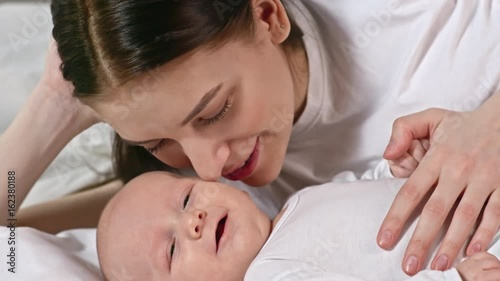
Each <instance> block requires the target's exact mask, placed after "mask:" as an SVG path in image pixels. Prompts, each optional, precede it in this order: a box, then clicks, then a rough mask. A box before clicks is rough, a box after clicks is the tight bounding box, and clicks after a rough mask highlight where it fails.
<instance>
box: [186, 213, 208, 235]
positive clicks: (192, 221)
mask: <svg viewBox="0 0 500 281" xmlns="http://www.w3.org/2000/svg"><path fill="white" fill-rule="evenodd" d="M206 217H207V213H206V212H205V211H203V210H193V211H192V212H191V213H190V214H189V217H188V220H189V223H188V234H189V236H190V237H191V238H192V239H200V238H201V236H202V232H203V228H204V227H205V219H206Z"/></svg>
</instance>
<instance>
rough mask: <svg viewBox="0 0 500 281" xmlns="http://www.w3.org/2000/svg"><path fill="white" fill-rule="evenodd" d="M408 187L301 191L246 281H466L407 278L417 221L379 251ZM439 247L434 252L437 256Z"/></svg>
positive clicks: (428, 274) (435, 275)
mask: <svg viewBox="0 0 500 281" xmlns="http://www.w3.org/2000/svg"><path fill="white" fill-rule="evenodd" d="M403 182H404V180H401V179H385V180H379V181H356V182H351V183H327V184H323V185H320V186H315V187H311V188H306V189H303V190H302V191H299V192H298V193H297V194H295V195H293V196H292V197H291V198H290V199H289V200H288V201H287V204H286V205H285V206H286V210H285V212H284V214H283V216H282V218H281V219H280V220H279V222H278V223H277V225H276V227H275V228H274V229H273V231H272V233H271V235H270V237H269V239H268V240H267V242H266V243H265V245H264V247H263V248H262V250H261V251H260V253H259V254H258V255H257V257H256V258H255V260H254V261H253V262H252V264H251V265H250V267H249V269H248V271H247V274H246V276H245V281H262V280H266V281H298V280H308V281H326V280H328V281H349V280H356V281H360V280H363V281H368V280H377V281H391V280H397V281H401V280H407V279H409V280H415V281H416V280H449V281H452V280H461V278H460V276H459V274H458V272H457V271H456V269H451V270H448V271H445V272H440V271H433V270H424V271H422V272H420V273H419V274H418V275H416V276H414V277H412V278H410V277H408V276H406V275H405V274H404V273H403V271H402V269H401V262H402V260H403V256H404V252H405V248H406V245H408V242H409V240H410V237H411V235H412V233H413V230H414V228H415V226H416V222H417V218H416V217H413V218H412V220H411V225H410V226H409V228H408V229H407V230H406V231H405V232H404V234H403V236H402V238H401V240H400V241H399V242H398V244H397V245H396V246H395V248H394V249H393V250H391V251H384V250H382V249H380V248H379V247H378V246H377V244H376V235H377V232H378V228H379V226H380V224H381V223H382V220H383V219H384V216H385V214H386V213H387V211H388V210H389V208H390V205H391V202H392V200H393V199H394V197H395V195H396V193H397V192H398V190H399V188H400V186H401V185H402V184H403ZM447 223H448V222H447ZM442 237H443V233H440V237H439V238H442ZM499 240H500V233H499V234H497V236H496V238H495V239H494V241H495V242H494V244H493V245H492V246H491V247H490V249H489V252H490V253H492V254H494V255H496V256H500V241H499ZM437 246H438V245H437V244H436V243H435V244H434V245H433V246H432V247H431V250H430V252H433V253H435V252H436V250H437ZM433 256H434V255H432V256H430V257H433ZM461 257H462V256H460V257H459V259H460V258H461ZM428 263H430V262H429V261H428V262H427V263H426V264H424V268H428ZM455 265H456V263H455Z"/></svg>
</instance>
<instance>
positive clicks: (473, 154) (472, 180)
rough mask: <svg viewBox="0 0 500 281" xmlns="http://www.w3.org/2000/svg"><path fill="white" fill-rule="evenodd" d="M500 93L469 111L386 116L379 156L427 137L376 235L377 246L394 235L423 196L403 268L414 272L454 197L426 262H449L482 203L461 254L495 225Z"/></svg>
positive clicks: (481, 243)
mask: <svg viewBox="0 0 500 281" xmlns="http://www.w3.org/2000/svg"><path fill="white" fill-rule="evenodd" d="M499 99H500V94H497V95H496V96H494V97H492V98H490V100H489V101H488V102H486V103H485V104H483V106H482V107H481V108H479V109H477V110H476V111H473V112H464V113H459V112H453V111H448V110H442V109H429V110H426V111H423V112H420V113H416V114H412V115H409V116H405V117H402V118H400V119H398V120H396V122H395V123H394V128H393V134H392V137H391V143H390V144H389V146H388V148H387V150H386V152H385V154H384V157H385V158H386V159H388V160H395V159H398V158H399V157H401V156H402V155H404V153H406V151H408V148H409V147H410V145H411V143H412V140H414V139H420V138H425V137H430V142H431V145H430V148H429V151H428V152H427V154H426V155H425V156H424V158H423V159H422V161H421V162H420V164H419V166H418V167H417V169H416V170H415V172H414V173H413V174H412V175H411V176H410V178H409V179H408V180H407V182H406V183H405V184H404V185H403V186H402V187H401V190H400V191H399V193H398V195H397V196H396V198H395V200H394V202H393V204H392V206H391V208H390V210H389V212H388V214H387V216H386V217H385V219H384V222H383V223H382V226H381V228H380V231H379V234H378V236H377V241H378V244H379V245H380V247H382V248H384V249H389V248H391V247H392V246H393V245H394V244H395V242H396V241H397V240H398V238H399V236H400V234H401V231H402V228H403V226H404V224H405V223H406V221H407V220H408V218H409V216H410V214H411V213H412V212H413V211H414V209H415V208H416V207H417V205H418V204H419V203H420V201H421V200H422V198H423V197H424V195H426V194H428V193H429V192H431V196H430V199H429V200H428V201H427V202H426V203H425V207H424V209H423V211H422V215H421V217H420V219H419V222H418V224H417V227H416V229H415V232H414V233H413V236H412V238H411V240H410V243H409V245H408V246H407V249H406V253H405V258H404V260H403V270H404V271H405V272H406V273H407V274H409V275H414V274H415V273H417V272H418V271H419V270H420V269H421V267H422V264H423V262H424V261H425V260H426V258H427V255H428V250H429V248H430V246H431V245H432V243H433V242H434V240H435V238H436V236H437V234H438V231H439V230H440V228H441V227H442V225H443V222H444V220H445V218H446V217H447V216H448V213H449V212H450V209H451V208H452V206H453V205H454V204H455V203H456V202H457V199H458V198H459V197H460V196H462V198H461V199H460V202H459V205H458V207H457V209H456V211H455V213H454V214H453V218H452V222H451V224H450V227H449V229H448V230H447V233H446V236H445V238H444V240H443V242H442V244H441V246H440V248H439V250H438V252H437V254H436V256H435V257H434V259H433V261H432V265H431V267H432V268H433V269H439V270H444V269H447V268H449V267H450V265H451V264H452V263H453V261H454V260H455V258H456V257H457V255H458V253H459V251H460V250H461V248H462V246H463V245H464V244H465V242H466V239H467V237H468V235H469V234H470V233H471V230H472V229H473V228H474V226H475V223H476V220H477V219H478V216H479V213H480V212H481V210H482V209H483V208H484V213H483V215H482V218H481V220H480V224H479V226H478V229H477V230H476V231H475V233H474V236H473V238H472V240H471V241H470V243H469V246H468V248H467V254H468V255H472V254H473V253H475V252H479V251H484V250H485V249H486V248H487V247H488V246H489V244H490V243H491V241H492V239H493V237H494V235H495V234H496V233H497V231H498V228H499V225H500V184H499V183H500V172H499V171H500V111H498V108H499V107H500V101H499Z"/></svg>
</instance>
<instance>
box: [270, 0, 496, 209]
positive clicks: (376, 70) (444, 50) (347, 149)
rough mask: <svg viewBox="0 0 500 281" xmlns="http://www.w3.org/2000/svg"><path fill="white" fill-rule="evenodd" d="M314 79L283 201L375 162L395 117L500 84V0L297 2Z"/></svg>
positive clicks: (277, 185)
mask: <svg viewBox="0 0 500 281" xmlns="http://www.w3.org/2000/svg"><path fill="white" fill-rule="evenodd" d="M285 3H289V5H288V6H289V7H290V10H291V12H292V14H293V16H294V18H295V20H296V21H297V22H298V24H299V25H300V26H301V27H302V29H303V31H304V33H305V45H306V51H307V55H308V58H309V67H310V81H309V89H308V96H307V104H306V108H305V111H304V113H303V114H302V116H301V117H300V118H299V120H298V122H297V123H296V124H295V125H294V127H293V130H292V136H291V139H290V142H289V146H288V150H287V153H286V158H285V163H284V166H283V169H282V172H281V174H280V176H279V178H278V179H277V180H275V181H274V182H273V183H272V184H270V185H269V186H268V187H267V188H269V189H270V192H272V193H273V195H274V200H275V201H276V202H277V203H279V204H280V205H281V204H283V203H284V202H285V200H286V199H287V198H288V196H289V195H291V194H292V193H294V192H295V191H296V190H299V189H301V188H302V187H305V186H311V185H316V184H322V183H325V182H328V181H329V180H330V179H331V178H332V177H333V176H334V175H335V174H337V173H339V172H341V171H344V170H351V171H353V172H354V173H355V174H356V175H357V177H359V176H360V175H361V173H363V172H364V171H366V170H368V169H370V168H372V167H373V165H374V163H377V162H378V161H376V160H378V159H380V158H381V155H382V153H383V151H384V149H385V146H386V145H387V144H388V142H389V137H390V134H391V129H392V124H393V121H394V120H395V119H396V118H397V117H400V116H403V115H407V114H410V113H414V112H417V111H421V110H424V109H427V108H430V107H440V108H447V109H454V110H460V111H467V110H472V109H475V108H477V107H478V106H479V105H480V104H481V103H482V102H483V101H484V100H486V99H487V98H488V97H489V96H491V94H493V93H494V92H496V91H498V90H499V89H500V36H499V35H500V1H495V0H481V1H480V0H442V1H435V0H371V1H352V0H335V1H332V0H288V1H285Z"/></svg>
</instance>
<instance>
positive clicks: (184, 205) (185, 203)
mask: <svg viewBox="0 0 500 281" xmlns="http://www.w3.org/2000/svg"><path fill="white" fill-rule="evenodd" d="M189 197H191V191H190V192H189V193H188V195H186V198H184V204H183V207H184V209H186V206H187V204H188V202H189Z"/></svg>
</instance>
